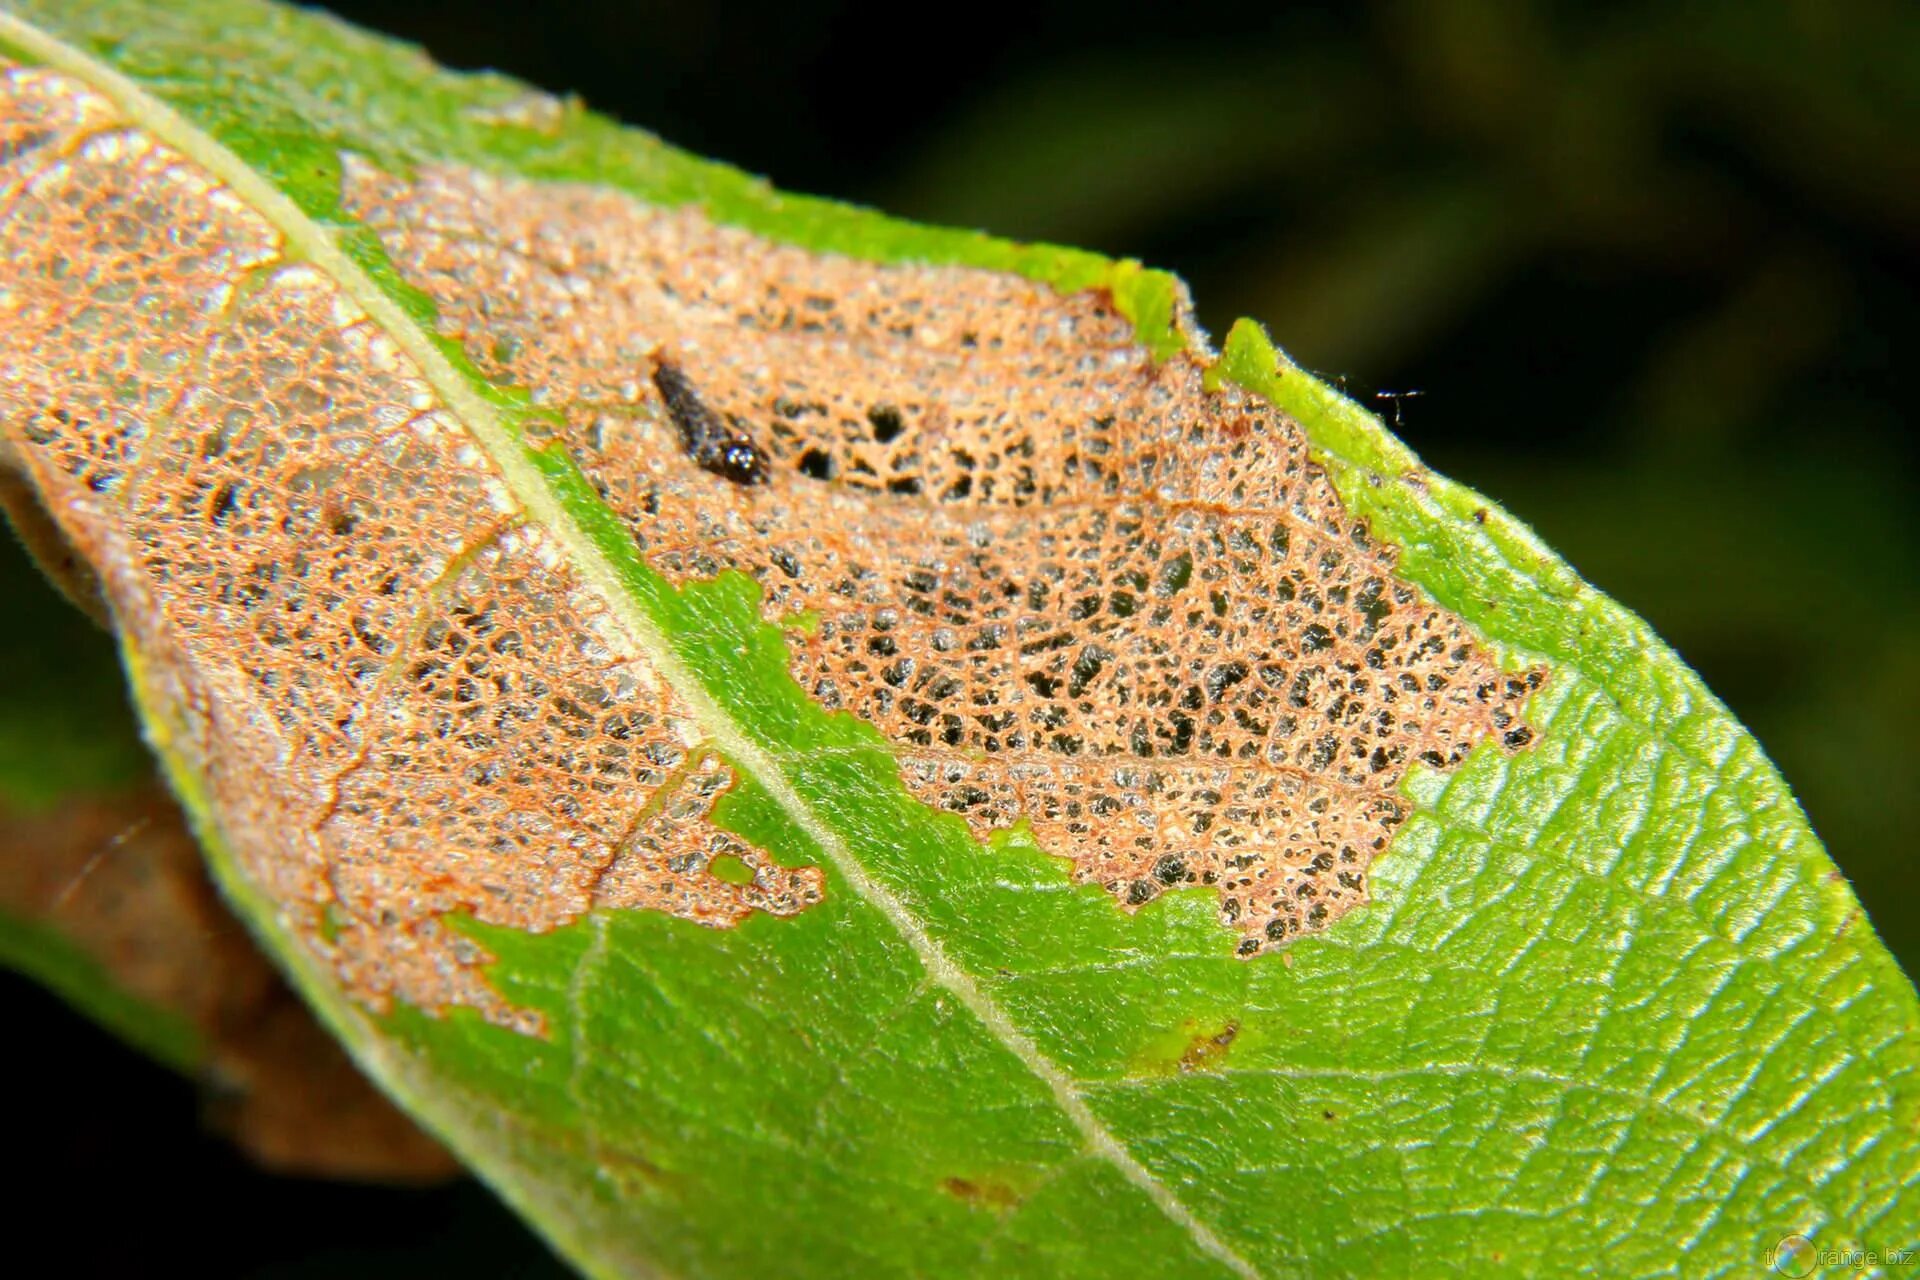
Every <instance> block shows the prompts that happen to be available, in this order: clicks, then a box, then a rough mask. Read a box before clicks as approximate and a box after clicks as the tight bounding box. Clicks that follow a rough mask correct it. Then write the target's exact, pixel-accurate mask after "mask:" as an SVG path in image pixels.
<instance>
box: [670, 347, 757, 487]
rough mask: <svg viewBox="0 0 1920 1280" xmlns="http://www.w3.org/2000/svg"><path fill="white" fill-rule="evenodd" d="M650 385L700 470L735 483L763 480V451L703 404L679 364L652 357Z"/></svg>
mask: <svg viewBox="0 0 1920 1280" xmlns="http://www.w3.org/2000/svg"><path fill="white" fill-rule="evenodd" d="M653 385H654V386H655V387H657V388H658V389H659V391H660V398H661V399H662V400H664V401H666V402H667V413H668V415H669V416H670V417H672V419H673V424H674V425H675V426H676V427H678V428H680V445H681V447H682V448H684V449H685V450H686V451H687V456H688V457H690V458H692V459H693V460H694V462H695V463H696V464H698V465H699V466H700V467H701V469H702V470H705V471H711V472H712V473H713V474H714V475H717V476H719V477H720V478H721V479H723V480H731V481H732V482H733V483H735V484H765V483H766V482H767V470H768V469H767V455H766V454H764V453H762V452H761V451H760V446H759V445H757V444H755V443H754V442H753V440H752V438H751V437H750V436H748V435H747V433H746V432H745V431H743V430H741V429H740V428H739V427H738V426H736V425H734V424H731V423H728V422H726V421H724V420H723V419H722V418H721V417H720V415H719V414H717V413H715V412H714V411H713V410H712V409H709V408H708V407H707V404H706V402H705V401H704V400H702V399H701V398H700V393H699V392H697V391H695V390H694V389H693V383H692V382H691V381H689V380H688V378H687V375H686V374H684V373H682V372H681V371H680V367H679V366H678V365H675V364H670V363H668V362H667V361H665V360H661V359H659V358H657V357H656V358H655V360H654V363H653Z"/></svg>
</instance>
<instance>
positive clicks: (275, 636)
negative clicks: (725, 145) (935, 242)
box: [0, 63, 822, 1030]
mask: <svg viewBox="0 0 1920 1280" xmlns="http://www.w3.org/2000/svg"><path fill="white" fill-rule="evenodd" d="M0 261H4V262H5V263H6V275H5V278H4V282H3V287H0V439H4V441H5V444H6V446H7V450H8V451H9V452H10V453H11V454H12V456H13V458H14V460H15V462H16V463H17V465H19V466H20V467H21V468H22V469H24V471H25V472H26V473H27V474H28V475H29V476H30V477H31V479H32V480H33V482H34V485H35V487H36V488H37V489H38V491H39V493H40V495H41V498H42V500H43V502H44V504H45V506H46V508H47V510H48V511H49V512H50V513H51V514H52V516H53V518H54V519H55V520H56V521H57V523H58V524H59V526H60V529H61V531H62V532H63V534H64V535H65V537H66V538H67V539H68V540H69V541H70V542H71V544H72V545H73V546H74V547H75V548H77V549H78V551H79V552H80V553H81V555H82V556H83V557H84V559H85V560H86V561H87V562H88V563H89V564H90V565H91V566H93V568H94V570H95V572H96V573H97V574H98V575H99V578H100V580H101V583H102V586H103V588H104V590H105V593H106V596H107V599H108V601H109V603H110V605H111V607H112V610H113V613H114V615H115V616H116V618H117V620H118V623H119V625H120V626H121V628H122V629H123V630H125V631H128V632H130V633H131V634H132V637H133V639H134V641H135V644H134V650H135V652H136V653H138V654H139V655H140V656H141V659H142V662H143V665H144V672H143V685H144V688H145V691H146V694H147V696H148V697H149V698H150V699H151V700H152V701H153V702H154V703H155V705H156V707H157V709H158V710H159V713H160V718H161V720H162V722H163V723H164V724H165V725H166V726H167V732H168V734H169V737H170V741H169V744H168V745H169V748H170V749H171V750H172V751H174V752H175V753H177V754H178V756H179V757H180V758H181V759H182V760H183V761H184V763H185V764H186V765H187V767H188V768H189V770H190V772H191V773H192V775H193V776H194V777H196V778H197V779H198V780H199V781H200V783H201V785H202V787H203V788H204V792H205V795H206V798H207V801H208V803H209V805H210V807H211V810H212V813H213V814H214V816H215V818H216V820H217V824H218V827H219V830H220V832H221V834H222V836H223V838H224V839H225V841H226V842H227V843H228V845H229V846H230V847H231V850H232V852H233V854H234V856H235V857H236V858H237V859H238V860H239V862H240V863H241V865H242V866H243V867H244V869H245V871H246V873H247V875H248V876H249V877H250V879H251V880H252V881H253V882H254V883H255V884H256V885H257V886H259V887H260V888H261V889H262V890H263V891H264V892H266V893H267V894H268V895H269V896H270V898H271V899H272V900H273V902H274V903H275V904H276V906H277V908H278V910H279V912H280V914H281V918H282V920H283V921H284V922H285V923H286V925H287V926H288V927H289V928H291V929H292V930H293V931H294V932H295V933H296V934H297V935H298V936H299V937H300V938H301V939H302V941H303V942H304V943H305V945H306V946H307V947H308V948H309V949H310V950H311V951H312V952H314V953H315V954H316V955H317V956H319V957H320V958H321V959H322V960H323V961H324V962H325V963H327V964H329V965H331V966H332V967H333V968H334V969H335V970H336V971H337V972H338V974H339V975H340V977H341V979H342V980H343V982H344V983H345V985H346V987H347V989H348V990H349V991H351V992H353V993H354V994H356V995H358V996H360V997H361V998H363V999H365V1000H368V1001H370V1002H371V1003H373V1004H374V1005H375V1006H376V1007H381V1006H384V1004H385V1002H386V1001H387V1000H389V999H391V998H393V997H399V998H402V999H405V1000H408V1001H410V1002H412V1003H415V1004H418V1005H421V1006H424V1007H427V1008H438V1007H441V1006H444V1005H446V1004H449V1003H463V1004H469V1005H472V1006H475V1007H477V1008H479V1009H481V1010H482V1011H484V1012H485V1013H486V1014H487V1015H488V1016H489V1017H491V1018H494V1019H496V1020H498V1021H501V1022H504V1023H507V1024H509V1025H516V1026H520V1027H522V1028H523V1029H527V1030H534V1029H537V1026H538V1024H537V1021H536V1020H535V1019H534V1018H533V1017H532V1016H531V1015H529V1014H526V1013H524V1012H523V1011H519V1010H515V1009H511V1008H509V1007H508V1006H507V1005H506V1004H505V1003H504V1001H502V1000H501V998H500V997H499V995H498V994H497V993H496V992H494V991H493V989H492V988H491V987H490V986H489V985H488V984H487V982H486V981H485V978H484V976H483V973H482V970H483V966H484V965H485V963H486V962H487V959H488V957H487V956H486V955H485V953H484V952H483V951H482V950H481V949H480V948H479V947H477V946H475V945H474V944H473V943H471V942H470V941H468V940H466V939H464V938H461V937H459V936H457V935H456V934H454V933H452V932H451V931H449V930H448V929H447V928H446V927H445V926H444V925H443V924H442V923H441V920H442V917H443V916H445V915H446V914H448V913H451V912H465V913H468V914H470V915H471V916H473V917H474V918H476V919H478V920H481V921H485V922H488V923H492V924H498V925H505V926H511V927H514V928H520V929H527V930H535V931H538V930H544V929H550V928H553V927H556V926H559V925H563V924H566V923H568V922H570V921H572V920H575V919H577V918H578V917H579V916H580V915H581V914H583V913H584V912H586V911H588V910H589V909H592V908H596V907H609V908H635V907H646V908H654V909H659V910H665V911H670V912H673V913H675V914H678V915H683V916H687V917H689V918H692V919H697V920H701V921H703V922H705V923H709V924H714V925H721V924H727V923H732V922H734V921H736V920H738V919H739V918H740V917H741V916H743V915H745V914H747V913H748V912H749V911H754V910H760V911H767V912H770V913H774V914H780V915H786V914H791V913H793V912H797V911H800V910H802V909H804V908H805V907H806V906H808V905H809V904H811V903H813V902H816V901H818V900H819V898H820V896H821V886H822V874H821V872H820V871H819V870H818V869H817V868H803V869H799V870H789V869H786V868H781V867H779V866H777V864H774V863H773V862H771V861H770V860H768V859H766V858H764V857H763V856H762V855H760V854H759V853H758V852H757V851H754V850H750V849H748V848H747V847H746V846H744V845H742V844H740V842H738V841H736V840H733V839H732V838H731V837H725V836H723V834H722V833H720V832H719V831H718V830H717V828H715V827H714V826H713V825H712V823H711V822H710V820H709V815H708V807H709V806H710V804H711V801H712V800H713V799H714V798H716V797H717V796H718V795H719V793H720V792H721V791H724V790H725V787H726V784H727V782H728V781H729V779H730V775H727V774H726V773H725V771H724V768H722V767H720V766H718V765H717V764H713V765H708V766H706V772H705V773H704V774H703V777H705V778H707V779H708V782H707V783H705V784H703V785H702V786H701V787H693V788H689V787H687V786H684V785H681V782H682V781H683V780H682V779H681V774H682V772H683V771H684V770H685V769H686V768H687V766H688V762H689V760H690V759H691V758H692V757H693V756H694V754H695V750H696V748H698V747H699V745H700V743H699V738H698V734H697V733H696V732H695V731H694V729H693V728H692V726H691V720H690V717H689V716H688V715H687V714H686V711H685V708H684V707H683V706H682V705H681V704H680V703H679V701H678V699H677V698H676V696H675V695H674V694H673V693H672V691H671V690H669V689H668V688H666V687H665V685H664V684H663V683H662V682H661V681H660V680H659V679H658V678H657V676H656V675H655V673H654V671H653V670H652V668H651V666H650V665H649V664H648V662H647V661H646V660H645V658H644V657H643V656H642V654H641V653H640V652H639V651H638V650H637V648H636V647H635V646H634V645H633V644H632V643H631V642H630V640H629V639H628V638H627V637H626V636H625V635H624V634H623V633H622V632H621V631H620V630H619V629H618V628H616V627H614V626H613V625H611V623H610V620H609V618H608V616H607V607H606V603H605V601H604V600H602V599H601V598H599V597H598V596H596V595H595V594H594V593H593V592H591V591H589V590H587V589H585V588H584V587H583V585H582V583H581V581H580V580H579V578H578V576H577V575H576V573H575V572H574V570H573V569H572V568H571V567H570V566H569V565H568V564H567V562H566V560H565V558H564V556H562V555H561V554H560V553H559V552H558V551H557V549H556V548H555V546H554V545H553V542H552V540H551V538H550V536H549V535H548V534H547V533H546V532H545V531H544V530H542V529H539V528H537V527H534V526H531V525H529V524H527V523H526V522H525V520H524V513H522V512H521V511H520V510H519V509H518V507H517V505H516V503H515V501H514V499H513V498H512V497H511V495H510V494H509V492H508V490H507V488H506V487H505V485H504V484H503V483H502V481H501V478H500V477H499V475H498V474H496V472H495V470H494V468H493V466H492V464H491V463H490V462H489V460H488V459H487V458H486V457H484V456H483V455H482V454H481V452H480V451H479V450H478V449H476V448H475V447H474V444H473V442H472V440H471V439H470V438H469V436H468V435H467V433H466V432H465V431H464V430H463V429H462V427H461V425H460V424H459V423H458V422H457V421H456V420H455V419H454V417H453V416H452V415H451V414H450V413H449V412H448V410H447V409H446V407H445V406H444V405H442V404H441V403H440V402H439V400H438V398H437V397H436V395H435V393H434V392H433V390H432V388H431V387H429V386H428V385H427V383H426V382H425V381H424V380H423V378H422V376H421V372H420V370H419V369H418V368H417V367H416V366H415V365H414V364H413V362H412V361H411V360H410V359H409V358H408V357H407V356H406V355H405V354H404V352H402V351H401V350H400V349H399V348H398V347H397V346H396V345H395V344H394V343H393V342H392V341H391V340H390V339H389V338H388V337H387V335H385V334H384V333H382V332H381V331H380V329H379V328H378V327H377V326H376V325H375V324H374V323H373V322H372V321H371V320H370V319H369V318H368V317H367V316H366V315H365V314H363V313H362V312H361V311H360V310H359V309H358V308H357V307H356V306H355V305H354V304H353V303H352V302H351V301H350V300H349V299H348V298H347V297H346V296H345V295H344V294H343V293H342V292H341V290H340V289H339V288H338V286H337V285H336V284H335V282H334V281H332V280H330V279H328V278H327V277H326V276H325V275H323V274H322V273H321V272H320V271H318V270H317V269H315V268H314V267H312V266H311V265H307V264H304V263H300V262H290V261H288V260H287V255H286V253H285V247H284V246H283V245H282V243H281V240H280V237H279V234H278V233H277V232H276V231H275V229H274V228H273V227H271V226H270V225H268V224H267V223H266V222H265V221H264V220H263V219H262V218H261V217H260V216H259V215H258V214H256V213H255V212H254V211H253V210H251V209H250V208H249V207H248V206H247V205H246V204H245V203H244V202H242V201H241V200H240V199H238V198H237V197H236V196H235V195H234V194H233V193H232V192H231V191H230V190H228V189H227V188H225V187H223V186H222V185H221V184H220V183H219V182H217V181H216V180H215V179H214V178H213V177H212V176H210V175H209V174H208V173H206V172H205V171H204V170H202V169H200V168H199V167H198V166H196V165H195V164H193V163H192V162H190V161H189V160H187V159H186V158H185V157H183V156H181V155H180V154H178V153H176V152H173V151H171V150H169V149H168V148H166V147H164V146H161V145H159V144H157V143H156V142H155V141H154V140H153V139H151V138H150V137H148V136H146V135H145V134H143V133H142V132H140V131H139V130H137V129H133V128H130V127H126V126H124V125H123V124H122V123H121V122H119V121H117V120H116V119H115V116H114V111H113V108H112V107H111V105H110V104H109V103H108V102H107V101H106V100H105V99H104V98H102V97H100V96H99V95H97V94H95V93H94V92H92V91H91V90H90V89H87V88H86V87H84V86H82V85H80V84H79V83H77V82H76V81H74V80H72V79H70V78H67V77H63V76H60V75H58V74H54V73H50V72H46V71H42V70H37V69H27V68H18V67H15V68H10V69H6V68H5V64H4V63H0ZM675 460H676V462H678V463H682V464H684V463H685V461H686V459H685V458H684V457H683V456H680V455H678V454H676V459H675ZM703 474H704V473H703ZM716 483H720V482H719V481H716ZM667 803H673V804H674V805H675V806H676V807H675V809H674V814H675V822H674V824H673V825H672V826H670V827H669V826H664V825H662V824H660V823H657V822H654V823H649V822H646V821H644V818H645V816H646V815H649V814H651V813H654V812H655V811H656V809H658V808H659V807H660V806H662V805H665V804H667ZM716 850H719V851H721V852H725V853H729V854H732V855H734V856H737V857H739V858H741V859H742V860H745V861H748V862H749V863H750V864H751V865H754V866H755V867H756V869H757V872H758V874H756V876H755V878H754V881H753V883H751V884H746V885H738V884H733V883H729V882H728V881H726V880H724V879H722V878H720V877H718V876H714V875H711V874H708V872H707V871H706V867H707V865H708V862H709V860H710V859H711V858H712V857H713V856H715V851H716Z"/></svg>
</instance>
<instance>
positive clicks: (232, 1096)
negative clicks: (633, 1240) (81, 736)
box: [0, 785, 458, 1181]
mask: <svg viewBox="0 0 1920 1280" xmlns="http://www.w3.org/2000/svg"><path fill="white" fill-rule="evenodd" d="M0 908H4V910H5V911H6V912H7V914H9V915H11V916H13V917H15V918H17V919H22V920H30V921H34V922H36V923H40V924H44V925H47V926H50V927H52V928H54V929H57V930H58V931H59V932H60V934H61V936H63V937H64V938H66V939H67V940H68V941H69V942H71V943H72V944H73V945H74V946H76V947H77V948H79V949H80V950H81V951H83V952H84V953H85V954H86V955H88V956H89V957H90V958H92V959H93V960H94V962H95V963H97V964H98V965H100V967H101V968H103V969H105V970H106V971H107V972H108V973H110V974H111V975H112V977H113V980H114V982H115V983H116V985H117V986H118V987H119V988H120V989H121V990H123V991H125V992H127V993H128V994H129V995H132V996H134V997H136V998H138V999H140V1000H142V1001H144V1002H146V1003H147V1004H149V1005H152V1006H155V1007H158V1008H161V1009H166V1010H168V1011H170V1012H172V1013H174V1014H176V1015H178V1016H179V1017H180V1018H182V1019H183V1020H184V1021H185V1022H186V1023H187V1024H188V1025H190V1026H192V1027H193V1028H194V1029H195V1030H197V1031H198V1032H199V1034H200V1038H201V1042H202V1044H203V1046H204V1052H205V1057H204V1059H203V1060H202V1062H201V1063H200V1067H201V1070H202V1072H203V1073H204V1076H205V1078H206V1080H207V1082H208V1083H209V1085H211V1086H212V1090H213V1099H214V1107H213V1111H214V1115H213V1119H214V1120H215V1121H216V1122H217V1123H218V1124H219V1125H220V1127H221V1128H222V1129H224V1130H225V1131H226V1132H227V1133H229V1134H230V1135H231V1136H232V1138H233V1140H234V1141H235V1142H236V1143H237V1144H238V1145H240V1146H241V1147H242V1148H244V1149H245V1150H246V1151H247V1152H248V1153H249V1154H251V1155H252V1156H253V1157H254V1158H255V1159H256V1160H258V1161H260V1162H261V1163H262V1164H265V1165H267V1166H269V1167H271V1168H275V1169H280V1170H283V1171H286V1172H290V1173H300V1174H305V1175H309V1176H312V1175H320V1176H326V1177H347V1178H379V1179H389V1180H391V1179H400V1180H408V1181H418V1180H423V1179H436V1178H443V1177H451V1176H452V1175H453V1174H454V1172H455V1171H456V1170H457V1168H458V1166H457V1165H456V1164H455V1163H454V1160H453V1158H452V1157H451V1156H449V1155H448V1154H447V1153H446V1151H445V1150H443V1149H442V1148H441V1147H440V1145H439V1144H438V1143H436V1142H434V1141H433V1140H432V1139H431V1138H428V1137H427V1136H426V1135H425V1134H423V1133H421V1132H420V1130H418V1129H417V1128H415V1127H414V1125H413V1123H412V1122H411V1121H409V1120H408V1119H407V1118H406V1117H404V1116H402V1115H401V1114H400V1113H399V1112H398V1111H396V1110H395V1109H394V1108H393V1106H392V1105H391V1104H390V1103H388V1102H387V1100H386V1099H385V1098H383V1097H382V1096H381V1095H380V1094H379V1093H378V1092H377V1091H376V1090H375V1089H374V1088H373V1087H372V1086H371V1085H369V1084H368V1083H367V1081H366V1079H365V1077H363V1076H362V1075H361V1074H360V1073H359V1072H358V1071H357V1070H355V1069H354V1066H353V1064H352V1063H351V1062H349V1061H348V1060H347V1056H346V1054H345V1053H344V1052H342V1051H341V1049H340V1046H339V1045H338V1044H337V1043H336V1042H335V1041H334V1039H333V1037H332V1036H330V1035H328V1034H327V1033H326V1032H325V1031H324V1030H323V1029H322V1028H321V1027H320V1025H319V1024H318V1023H317V1022H315V1021H314V1020H313V1016H312V1015H311V1014H310V1013H308V1012H307V1008H306V1006H305V1005H304V1004H302V1003H301V1002H300V999H299V997H297V996H296V995H294V993H293V992H292V991H291V990H289V989H288V987H287V985H286V984H285V983H284V982H282V981H281V980H280V977H279V975H278V973H276V972H275V971H274V969H273V966H272V965H270V964H269V963H268V962H267V959H266V957H265V956H263V955H261V954H260V952H259V950H258V949H257V948H255V947H254V945H253V940H252V939H251V938H250V937H248V936H247V932H246V930H245V929H244V928H242V927H241V925H240V922H239V921H237V920H235V919H234V918H233V916H232V915H231V914H230V913H229V912H228V911H227V910H226V908H225V906H224V905H223V904H222V903H221V902H220V899H219V895H218V894H216V893H215V891H214V888H213V885H212V884H211V883H210V882H209V881H208V879H207V874H206V869H205V867H204V865H203V863H202V862H201V858H200V851H199V849H198V848H197V847H196V846H195V845H194V842H193V837H192V836H191V835H190V834H189V833H188V831H187V829H186V824H185V823H184V822H183V821H182V819H181V814H180V811H179V809H178V808H177V807H176V806H175V805H174V803H173V802H172V801H171V800H170V799H169V798H168V797H167V796H166V795H165V794H164V793H163V792H162V791H161V789H160V788H159V787H158V786H157V785H156V786H149V787H144V788H140V789H136V790H132V791H129V792H125V793H121V794H115V795H108V796H98V797H94V798H91V799H75V800H71V801H69V802H66V803H64V804H62V805H60V806H59V807H57V808H55V809H51V810H48V811H45V812H36V813H28V812H15V811H9V810H8V809H6V808H5V807H4V806H0Z"/></svg>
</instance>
